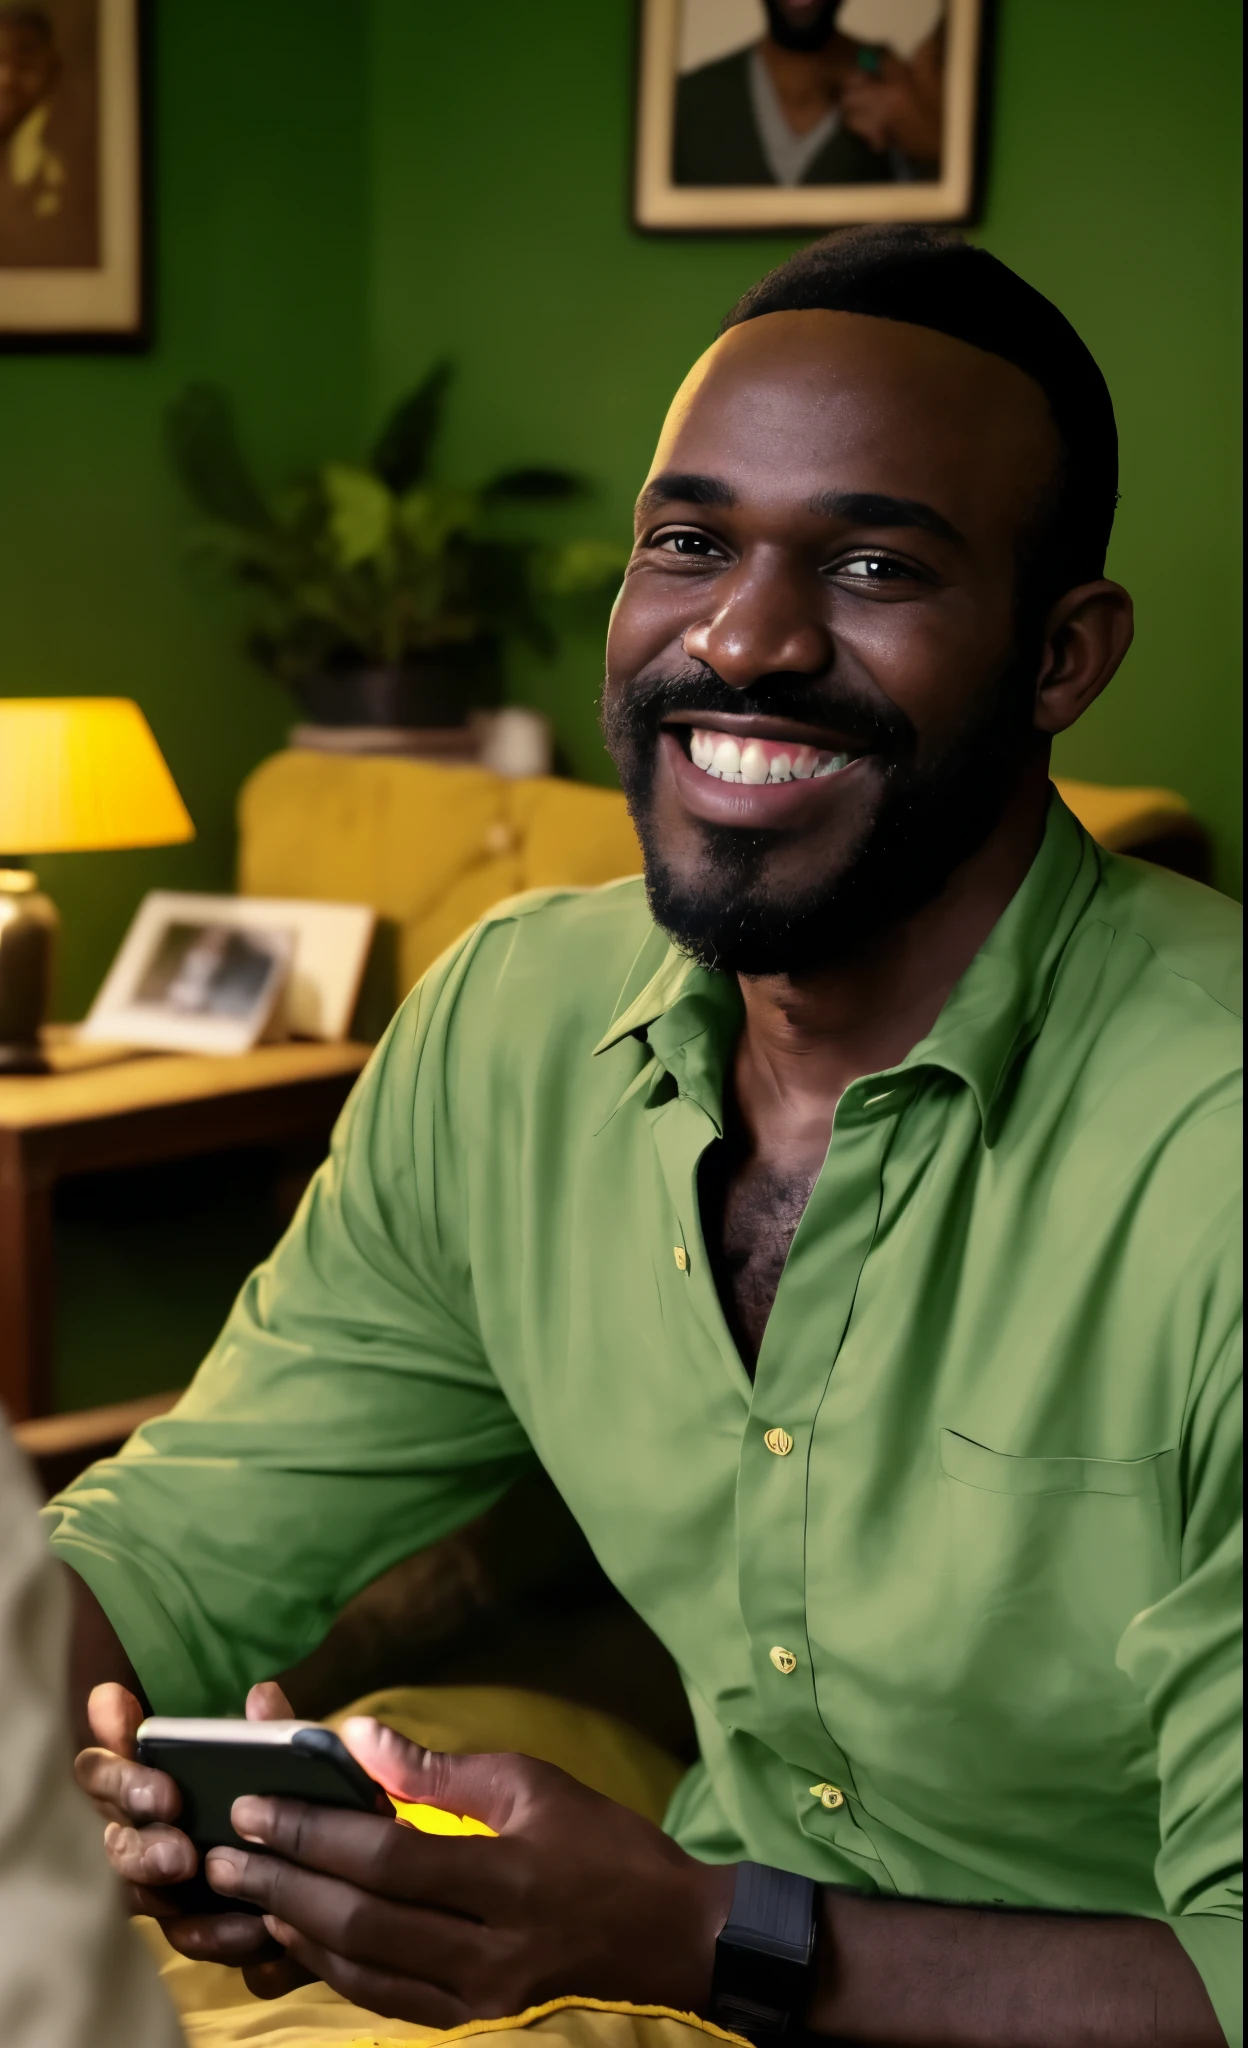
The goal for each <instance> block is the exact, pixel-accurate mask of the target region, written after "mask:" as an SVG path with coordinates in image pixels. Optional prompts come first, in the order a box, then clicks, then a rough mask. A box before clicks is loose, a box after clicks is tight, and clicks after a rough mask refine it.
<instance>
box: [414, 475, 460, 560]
mask: <svg viewBox="0 0 1248 2048" xmlns="http://www.w3.org/2000/svg"><path fill="white" fill-rule="evenodd" d="M477 505H478V500H477V494H476V492H475V491H463V490H458V489H456V487H455V486H454V485H453V484H418V485H417V487H416V489H415V490H414V491H406V492H404V494H403V496H402V498H401V499H400V500H399V525H400V526H401V527H402V529H403V531H404V533H405V534H406V535H407V537H408V539H409V540H410V541H411V543H412V546H413V547H414V548H416V549H417V550H418V551H419V552H420V553H421V554H422V555H440V554H441V553H442V550H443V548H444V547H445V546H446V544H447V541H448V540H449V539H450V537H451V535H452V534H453V533H465V532H467V530H468V528H469V527H470V526H471V525H472V524H473V522H474V520H475V519H476V516H477Z"/></svg>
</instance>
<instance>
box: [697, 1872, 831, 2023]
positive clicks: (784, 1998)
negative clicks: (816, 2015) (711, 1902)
mask: <svg viewBox="0 0 1248 2048" xmlns="http://www.w3.org/2000/svg"><path fill="white" fill-rule="evenodd" d="M816 1910H817V1897H816V1891H815V1885H814V1882H813V1880H812V1879H811V1878H809V1877H794V1876H793V1874H792V1873H791V1872H790V1871H788V1870H769V1869H768V1868H767V1865H766V1864H765V1863H739V1864H738V1865H737V1882H736V1888H735V1889H734V1891H733V1894H732V1906H731V1908H730V1910H729V1913H728V1918H727V1920H726V1921H725V1923H724V1927H723V1931H722V1933H721V1934H720V1937H719V1940H718V1941H717V1942H716V1944H715V1974H714V1976H713V1978H712V1980H711V2009H710V2017H711V2019H713V2020H714V2021H715V2022H716V2024H717V2025H718V2026H721V2027H727V2028H728V2029H729V2031H730V2032H731V2033H734V2034H744V2035H745V2036H746V2039H747V2040H750V2041H754V2042H757V2043H758V2044H759V2048H773V2044H774V2043H776V2042H778V2041H780V2040H781V2039H782V2037H783V2036H784V2035H785V2034H786V2033H789V2032H796V2031H797V2029H798V2028H800V2027H801V2025H802V2022H803V2018H804V2015H805V2012H806V2007H807V2006H808V2005H809V2003H810V1997H811V1993H812V1991H813V1990H814V1977H815V1928H816Z"/></svg>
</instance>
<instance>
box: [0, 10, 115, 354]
mask: <svg viewBox="0 0 1248 2048" xmlns="http://www.w3.org/2000/svg"><path fill="white" fill-rule="evenodd" d="M143 52H144V35H143V4H142V0H0V348H5V349H8V350H14V349H48V348H65V349H127V348H141V347H143V346H144V345H145V343H146V339H147V337H146V331H145V319H146V309H145V289H144V282H145V279H144V273H145V261H146V256H145V248H144V236H145V223H144V206H143V193H144V165H143V153H144V106H143V101H144V90H145V84H144V71H145V65H144V60H143Z"/></svg>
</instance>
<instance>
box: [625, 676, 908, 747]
mask: <svg viewBox="0 0 1248 2048" xmlns="http://www.w3.org/2000/svg"><path fill="white" fill-rule="evenodd" d="M677 711H686V712H690V711H692V712H698V711H702V712H706V713H708V714H711V715H713V714H714V713H715V712H733V711H737V712H741V711H756V712H758V713H759V714H760V716H765V717H768V718H792V719H796V720H799V721H800V722H801V723H802V724H805V725H816V726H826V727H828V728H829V729H831V730H833V731H836V732H843V733H846V734H848V735H850V736H851V737H852V738H853V739H855V740H857V741H859V742H861V743H862V745H863V747H864V750H866V751H869V752H871V753H875V754H883V755H886V756H889V757H891V758H892V759H894V760H898V761H901V760H905V759H907V758H908V757H909V756H910V755H911V754H912V753H913V752H914V749H915V747H916V745H917V743H918V734H917V732H916V731H915V728H914V726H913V724H912V723H911V721H910V719H908V718H907V716H906V714H905V712H904V711H901V710H899V709H898V707H897V706H896V705H895V704H890V703H889V702H888V700H887V699H886V698H885V699H882V700H881V699H880V698H878V697H871V698H868V697H867V696H865V695H864V693H863V692H862V691H860V690H854V689H851V688H849V687H848V686H847V685H846V684H844V683H842V682H838V681H835V680H830V679H828V678H827V677H817V678H812V679H810V680H807V678H805V677H803V676H798V675H793V674H791V673H777V674H776V675H772V676H760V677H759V678H758V680H757V682H753V683H751V684H750V686H749V688H748V689H746V690H736V689H733V688H732V687H731V685H730V684H728V683H726V682H724V680H723V678H722V677H721V676H718V675H717V674H716V673H715V670H714V669H713V668H711V667H710V666H709V664H708V663H706V662H703V661H694V662H689V663H687V664H686V665H685V666H683V667H681V668H677V669H669V670H667V671H665V672H663V673H659V674H651V675H648V676H646V677H645V679H644V680H634V681H632V682H630V683H627V684H625V685H624V687H623V688H622V689H620V690H618V691H616V692H614V693H612V694H609V695H608V696H607V697H606V699H605V701H604V704H603V724H604V726H605V728H606V736H607V741H608V744H609V745H610V744H611V743H612V742H613V741H615V740H623V741H626V742H628V741H631V742H632V743H633V744H634V745H636V744H638V743H639V742H644V741H651V740H653V739H655V738H657V735H658V732H659V728H660V726H661V725H662V724H663V722H664V720H665V719H667V718H670V717H671V716H672V714H673V713H674V712H677Z"/></svg>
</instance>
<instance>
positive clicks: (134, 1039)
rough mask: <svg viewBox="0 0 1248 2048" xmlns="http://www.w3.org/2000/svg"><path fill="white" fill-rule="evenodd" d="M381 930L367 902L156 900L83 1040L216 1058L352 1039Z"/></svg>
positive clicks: (167, 895) (139, 916)
mask: <svg viewBox="0 0 1248 2048" xmlns="http://www.w3.org/2000/svg"><path fill="white" fill-rule="evenodd" d="M376 922H377V920H376V915H375V913H374V912H373V911H372V910H371V909H370V908H369V907H368V906H367V905H366V904H361V903H316V902H304V901H302V900H297V899H293V898H286V897H277V896H206V895H203V896H201V895H198V894H196V893H193V892H192V891H190V890H178V889H153V890H151V892H150V893H149V894H148V895H147V896H145V897H144V899H143V901H142V903H141V904H140V905H139V908H138V910H137V911H136V913H135V917H134V922H133V923H132V924H131V926H130V929H129V931H128V932H127V933H126V936H125V938H124V939H123V940H122V943H121V950H120V951H119V953H118V955H117V958H116V959H115V960H114V962H113V964H112V966H111V967H110V968H109V971H108V973H107V975H106V976H105V978H104V982H103V985H102V987H101V989H100V992H99V994H98V995H97V997H96V999H95V1001H94V1003H93V1004H92V1005H91V1010H90V1014H89V1015H88V1017H87V1019H86V1021H85V1023H84V1024H83V1026H82V1029H81V1032H80V1034H79V1035H80V1037H82V1038H84V1039H87V1040H97V1041H99V1040H103V1041H104V1042H106V1043H109V1044H116V1045H145V1046H154V1047H157V1048H159V1049H163V1050H165V1051H167V1052H207V1053H212V1052H218V1053H235V1052H249V1051H250V1049H251V1047H252V1046H253V1045H256V1044H257V1043H258V1042H259V1041H260V1040H261V1039H274V1038H321V1039H343V1038H345V1037H346V1036H347V1032H348V1030H349V1029H350V1025H351V1018H352V1015H353V1012H354V1010H355V1005H356V1000H357V998H358V996H359V992H360V983H361V981H362V979H363V975H364V968H365V964H366V962H367V959H368V950H369V946H370V944H371V942H372V936H373V931H374V928H375V925H376Z"/></svg>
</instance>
